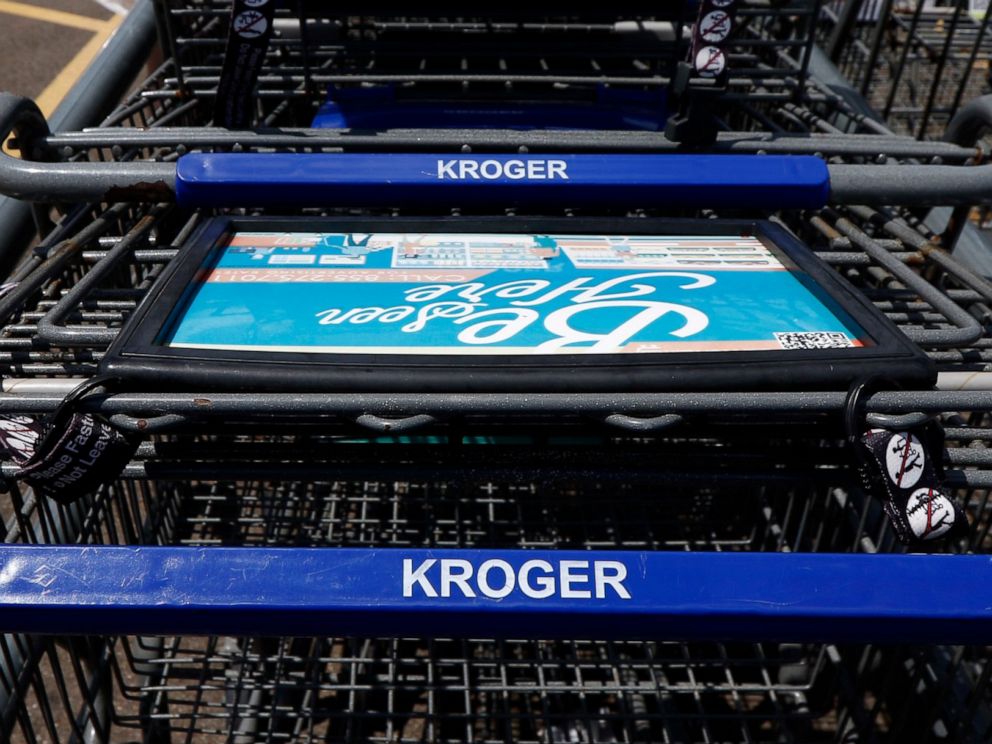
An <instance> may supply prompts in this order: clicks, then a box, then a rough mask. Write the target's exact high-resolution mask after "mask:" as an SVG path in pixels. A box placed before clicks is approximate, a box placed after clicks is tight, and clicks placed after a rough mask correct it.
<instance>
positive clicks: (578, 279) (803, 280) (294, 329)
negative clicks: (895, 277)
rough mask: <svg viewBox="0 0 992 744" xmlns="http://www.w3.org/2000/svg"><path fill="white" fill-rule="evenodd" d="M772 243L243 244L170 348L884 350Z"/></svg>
mask: <svg viewBox="0 0 992 744" xmlns="http://www.w3.org/2000/svg"><path fill="white" fill-rule="evenodd" d="M815 290H816V288H815V286H814V285H812V284H811V283H810V280H809V278H808V277H807V276H805V275H804V274H803V272H799V271H795V270H790V268H789V267H787V266H786V265H784V264H783V262H782V260H780V258H779V257H778V256H777V255H776V254H775V252H774V251H772V250H771V249H770V248H769V247H768V246H767V245H766V244H765V243H764V242H762V240H760V239H759V238H758V237H754V236H749V235H744V234H736V235H735V234H727V235H716V236H714V235H664V236H661V235H569V234H536V233H535V234H522V233H521V234H513V233H454V232H452V233H446V232H396V233H389V232H368V233H362V232H278V231H264V230H258V231H252V230H236V231H234V232H232V233H231V234H230V237H229V239H228V240H227V242H226V244H224V245H223V246H222V248H221V249H220V250H218V251H217V252H215V254H214V258H213V260H212V263H211V264H210V265H209V266H208V267H207V268H206V269H205V270H204V271H203V272H202V273H201V277H200V281H199V282H198V283H197V285H196V287H195V290H194V291H191V292H189V293H188V294H187V296H186V299H185V304H184V305H183V306H182V307H181V308H180V309H179V312H178V313H177V314H176V315H175V316H174V319H173V321H172V322H171V323H170V324H169V325H168V326H167V327H166V329H165V333H164V335H163V336H162V337H161V338H160V343H161V344H163V345H164V346H167V347H171V348H175V349H214V350H223V349H229V350H244V351H267V352H274V353H278V352H300V351H304V352H325V353H335V354H399V355H402V354H417V355H425V354H430V355H497V356H498V355H563V354H564V355H568V354H572V355H595V354H666V353H670V352H699V353H705V352H715V351H722V352H726V351H763V350H768V351H772V350H774V351H778V352H782V351H783V350H785V351H789V350H808V349H838V348H853V347H862V346H870V345H871V344H872V341H871V340H870V337H869V336H868V334H866V333H865V332H864V331H863V330H862V329H861V328H860V326H859V325H858V324H857V322H856V321H854V320H853V319H852V318H851V317H850V316H849V315H848V314H847V313H846V312H845V311H844V310H843V309H842V308H840V306H839V305H838V304H837V303H834V302H832V301H831V300H830V299H829V298H825V296H824V295H823V293H820V292H817V291H815Z"/></svg>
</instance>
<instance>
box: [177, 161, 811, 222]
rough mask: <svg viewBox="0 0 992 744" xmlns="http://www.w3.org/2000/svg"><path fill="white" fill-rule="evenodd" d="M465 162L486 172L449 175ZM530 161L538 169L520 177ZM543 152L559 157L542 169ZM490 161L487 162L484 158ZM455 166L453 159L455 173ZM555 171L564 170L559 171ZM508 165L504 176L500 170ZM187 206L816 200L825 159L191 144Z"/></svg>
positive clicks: (770, 205)
mask: <svg viewBox="0 0 992 744" xmlns="http://www.w3.org/2000/svg"><path fill="white" fill-rule="evenodd" d="M461 161H464V162H465V163H466V164H467V165H471V164H473V163H474V164H475V165H474V167H475V168H476V169H478V170H482V169H485V170H486V171H487V172H488V173H491V174H497V175H496V176H495V177H493V178H483V177H479V178H473V177H472V176H471V174H468V175H466V177H464V178H460V177H449V174H450V173H451V172H452V171H451V168H450V164H451V163H453V162H454V163H456V164H457V163H459V162H461ZM531 161H534V162H535V165H536V167H537V170H536V173H537V174H541V173H542V172H543V173H544V175H545V177H543V178H532V177H529V176H524V177H521V176H520V175H519V174H520V173H521V169H523V170H524V171H526V169H527V168H528V167H531V168H532V169H533V168H534V167H535V166H528V163H530V162H531ZM548 161H554V162H556V163H558V162H563V163H564V164H565V165H564V170H563V171H562V170H561V169H560V168H559V169H558V170H557V171H556V173H555V174H554V175H555V176H556V177H546V176H547V172H546V171H547V168H545V167H544V166H542V165H541V164H542V163H544V164H546V163H547V162H548ZM486 163H490V165H486ZM461 167H462V166H460V165H457V166H456V176H457V175H460V174H461V170H458V169H460V168H461ZM562 172H563V173H564V174H565V175H566V176H567V178H563V177H560V174H561V173H562ZM509 174H512V175H509ZM176 176H177V179H176V199H177V201H178V202H179V204H181V205H183V206H187V207H248V206H270V207H278V206H282V207H300V206H376V205H385V206H402V205H430V206H438V205H441V206H446V207H449V206H463V205H495V206H506V205H512V204H516V205H526V206H530V207H534V206H541V205H545V206H548V205H558V206H582V205H595V206H597V207H603V206H617V207H624V208H636V207H659V206H665V207H729V208H760V209H776V210H777V209H794V208H817V207H822V206H823V205H824V204H826V202H827V199H828V197H829V191H830V184H829V174H828V172H827V166H826V164H825V163H824V162H823V161H822V160H820V159H819V158H816V157H812V156H803V155H540V156H538V155H452V154H450V153H445V154H409V153H389V154H385V153H383V154H375V153H314V154H305V153H301V154H296V153H282V154H279V153H272V154H265V153H191V154H189V155H185V156H183V157H181V158H180V159H179V161H178V163H177V166H176Z"/></svg>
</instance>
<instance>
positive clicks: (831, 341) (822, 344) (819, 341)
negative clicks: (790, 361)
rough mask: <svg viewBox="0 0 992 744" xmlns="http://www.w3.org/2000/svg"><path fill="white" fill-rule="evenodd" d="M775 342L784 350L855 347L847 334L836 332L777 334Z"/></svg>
mask: <svg viewBox="0 0 992 744" xmlns="http://www.w3.org/2000/svg"><path fill="white" fill-rule="evenodd" d="M774 335H775V340H776V341H778V344H779V346H781V347H782V348H783V349H790V350H791V349H846V348H848V347H850V346H854V344H852V343H851V339H850V338H848V337H847V334H846V333H839V332H835V331H797V332H795V333H776V334H774Z"/></svg>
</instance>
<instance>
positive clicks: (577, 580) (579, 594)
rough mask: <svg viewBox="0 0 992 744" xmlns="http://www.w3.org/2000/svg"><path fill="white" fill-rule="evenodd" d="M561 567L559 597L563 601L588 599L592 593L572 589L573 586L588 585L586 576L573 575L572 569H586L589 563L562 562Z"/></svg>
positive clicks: (586, 590) (585, 590)
mask: <svg viewBox="0 0 992 744" xmlns="http://www.w3.org/2000/svg"><path fill="white" fill-rule="evenodd" d="M559 565H560V566H561V596H562V597H564V598H565V599H589V598H590V597H591V596H592V592H590V591H589V590H588V589H573V588H572V585H573V584H588V583H589V576H588V574H574V573H572V570H573V569H576V568H581V569H588V568H589V561H562V562H561V563H560V564H559Z"/></svg>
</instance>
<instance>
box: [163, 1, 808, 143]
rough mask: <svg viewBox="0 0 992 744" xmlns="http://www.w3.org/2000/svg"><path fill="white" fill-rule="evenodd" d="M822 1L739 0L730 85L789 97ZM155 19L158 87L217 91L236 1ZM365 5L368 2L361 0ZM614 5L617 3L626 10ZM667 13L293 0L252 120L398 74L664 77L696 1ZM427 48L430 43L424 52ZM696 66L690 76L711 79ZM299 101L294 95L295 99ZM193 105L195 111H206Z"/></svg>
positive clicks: (545, 88) (558, 80)
mask: <svg viewBox="0 0 992 744" xmlns="http://www.w3.org/2000/svg"><path fill="white" fill-rule="evenodd" d="M817 6H818V2H816V1H815V0H790V2H785V3H771V2H761V1H760V0H757V1H754V2H747V3H745V4H744V5H743V7H741V8H740V9H739V11H738V15H737V19H738V20H737V31H736V32H735V36H734V38H733V40H732V42H731V45H730V47H729V49H728V61H729V64H730V65H731V67H732V69H733V70H734V72H733V73H732V75H731V80H730V82H729V87H730V95H731V96H737V97H742V96H743V97H746V98H751V99H756V100H758V99H764V100H776V101H786V100H796V99H797V97H798V93H799V91H800V90H801V88H802V87H803V83H804V78H805V65H804V64H803V65H800V66H799V68H798V69H796V68H795V67H794V66H793V64H792V63H791V62H790V61H789V60H803V59H805V58H806V56H807V55H806V50H808V47H809V45H810V44H811V43H812V37H813V28H814V21H815V18H816V12H817ZM160 7H161V12H160V18H161V26H162V31H163V36H164V37H165V39H166V43H167V45H168V48H169V51H170V56H171V58H172V59H174V60H176V63H177V64H176V65H175V67H174V68H173V70H172V74H171V75H170V76H169V77H167V78H166V79H165V80H164V83H165V85H164V86H161V87H159V88H157V89H156V90H150V91H148V93H147V95H149V96H154V97H158V98H170V97H171V98H181V99H183V100H189V99H190V98H191V97H196V98H198V99H206V100H208V101H209V100H212V98H213V96H214V95H215V92H216V86H217V83H218V81H219V76H220V65H221V63H222V61H223V51H224V45H225V43H226V38H227V27H228V17H229V15H230V5H229V4H228V3H225V2H223V1H222V0H211V1H210V2H204V3H199V2H197V3H191V2H178V1H176V0H161V2H160ZM364 12H368V10H367V9H366V10H365V11H364ZM621 12H622V11H621ZM656 12H657V13H661V14H662V15H657V16H653V17H644V16H641V15H627V16H623V15H621V14H620V13H609V12H604V13H600V14H598V15H596V14H592V16H590V15H588V14H587V15H585V16H583V17H581V18H579V17H571V16H562V15H559V16H551V15H544V16H541V15H537V14H536V13H534V12H531V11H522V12H520V13H519V14H517V17H516V18H514V17H512V16H511V17H505V16H506V14H503V17H501V16H500V14H499V13H498V12H497V14H496V15H495V16H493V15H490V16H488V17H485V16H478V17H474V18H473V17H457V18H456V17H443V16H439V15H435V16H432V17H428V16H421V17H388V16H380V17H367V16H357V15H353V16H347V15H344V14H343V13H342V14H339V15H335V14H333V13H331V12H330V11H329V10H328V9H327V8H326V7H322V6H321V5H320V4H319V3H298V4H296V7H295V8H293V9H289V8H287V9H283V10H282V11H281V12H280V13H279V14H278V15H277V16H276V19H275V36H274V38H273V41H272V44H271V47H270V51H269V54H268V57H267V60H266V64H265V66H264V67H263V69H262V72H261V77H260V79H259V99H260V106H261V111H260V112H259V113H260V120H264V121H271V119H272V117H273V116H275V115H279V116H281V117H282V120H281V123H282V124H283V125H288V126H306V125H308V124H309V119H310V117H311V116H312V113H313V108H314V105H315V104H316V102H318V101H320V100H322V99H323V97H324V96H325V94H326V91H327V87H328V85H346V86H348V85H361V84H370V83H371V84H384V83H394V84H397V85H399V86H401V87H402V88H404V89H405V90H406V91H407V92H411V91H414V90H415V91H416V92H417V93H418V94H426V95H430V94H437V93H439V92H441V94H442V95H443V97H446V98H456V99H457V98H466V97H468V98H472V97H478V96H482V97H487V96H492V95H496V96H498V97H500V98H502V99H506V98H507V97H511V98H512V97H514V96H515V95H523V96H524V97H528V96H529V97H534V96H540V97H548V96H551V97H552V98H562V97H565V98H568V97H574V96H575V95H578V96H580V97H581V96H582V95H588V93H589V92H590V90H591V86H593V85H609V86H638V87H644V86H648V87H654V88H657V87H659V86H668V85H669V84H670V83H671V82H672V79H673V78H674V76H675V72H676V66H677V64H678V62H680V61H682V60H684V59H685V58H686V54H687V51H688V34H689V26H690V25H691V24H692V23H693V22H694V20H695V18H694V17H693V13H694V10H692V9H690V8H688V7H687V3H682V2H679V3H672V4H671V5H670V6H669V7H668V8H660V9H658V10H657V11H656ZM425 49H429V50H431V51H430V53H429V54H426V55H425V53H424V50H425ZM712 85H713V83H712V81H709V80H706V79H704V78H694V79H693V80H692V81H691V83H690V87H695V88H700V89H708V88H712ZM301 104H302V105H301ZM208 117H209V112H208V113H207V114H206V116H204V115H202V113H201V117H200V118H201V122H200V123H201V124H203V123H206V119H207V118H208Z"/></svg>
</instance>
